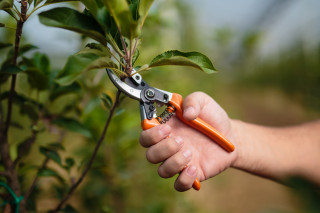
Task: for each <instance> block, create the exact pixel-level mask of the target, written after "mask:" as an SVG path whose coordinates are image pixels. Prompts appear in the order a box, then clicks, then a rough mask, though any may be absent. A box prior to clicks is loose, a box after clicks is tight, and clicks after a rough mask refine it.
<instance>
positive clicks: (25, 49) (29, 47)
mask: <svg viewBox="0 0 320 213" xmlns="http://www.w3.org/2000/svg"><path fill="white" fill-rule="evenodd" d="M34 49H38V47H37V46H34V45H32V44H26V45H23V46H22V47H20V48H19V55H23V54H25V53H27V52H29V51H31V50H34Z"/></svg>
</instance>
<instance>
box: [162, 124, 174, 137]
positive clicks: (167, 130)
mask: <svg viewBox="0 0 320 213" xmlns="http://www.w3.org/2000/svg"><path fill="white" fill-rule="evenodd" d="M170 130H171V128H170V126H168V125H164V126H162V127H161V128H160V130H159V134H160V135H162V136H168V135H169V133H170Z"/></svg>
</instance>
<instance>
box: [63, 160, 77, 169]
mask: <svg viewBox="0 0 320 213" xmlns="http://www.w3.org/2000/svg"><path fill="white" fill-rule="evenodd" d="M65 164H66V165H65V166H64V168H66V169H67V170H69V169H71V167H72V166H73V165H74V164H75V162H74V159H73V158H66V160H65Z"/></svg>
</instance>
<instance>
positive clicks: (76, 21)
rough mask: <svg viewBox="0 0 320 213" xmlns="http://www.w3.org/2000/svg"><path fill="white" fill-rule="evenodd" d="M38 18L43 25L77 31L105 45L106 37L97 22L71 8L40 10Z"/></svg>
mask: <svg viewBox="0 0 320 213" xmlns="http://www.w3.org/2000/svg"><path fill="white" fill-rule="evenodd" d="M39 19H40V22H41V23H42V24H44V25H47V26H52V27H59V28H63V29H67V30H71V31H74V32H78V33H81V34H83V35H85V36H88V37H90V38H92V39H94V40H96V41H98V42H100V43H101V44H103V45H105V46H106V45H107V39H106V37H105V36H104V32H103V30H102V29H101V27H100V25H99V23H97V21H96V20H95V19H94V18H92V17H91V16H88V15H86V14H83V13H80V12H78V11H76V10H73V9H71V8H66V7H59V8H54V9H51V10H48V11H45V12H42V13H40V14H39Z"/></svg>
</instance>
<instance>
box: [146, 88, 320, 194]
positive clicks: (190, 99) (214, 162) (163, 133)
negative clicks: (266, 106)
mask: <svg viewBox="0 0 320 213" xmlns="http://www.w3.org/2000/svg"><path fill="white" fill-rule="evenodd" d="M182 108H183V116H184V118H185V119H187V120H192V119H195V118H196V117H200V118H201V119H203V120H205V121H206V122H208V123H209V124H210V125H212V126H213V127H214V128H215V129H217V130H218V131H219V132H221V133H222V134H223V135H224V136H225V137H227V138H228V139H229V140H230V141H231V142H232V143H233V144H234V145H235V147H236V148H235V151H234V152H231V153H228V152H226V151H225V150H223V149H222V148H221V147H220V146H219V145H217V144H216V143H215V142H213V141H212V140H210V139H209V138H208V137H207V136H205V135H203V134H202V133H199V132H198V131H196V130H194V129H192V128H191V127H189V126H187V125H185V124H184V123H182V122H181V121H180V120H179V119H178V118H176V117H173V118H171V119H170V121H169V122H167V123H166V124H162V125H158V126H156V127H153V128H151V129H149V130H145V131H143V132H142V133H141V135H140V143H141V145H142V146H143V147H146V148H147V151H146V156H147V160H148V161H149V162H151V163H154V164H157V163H161V164H160V166H159V169H158V173H159V176H160V177H163V178H169V177H172V176H174V175H176V174H178V173H179V172H181V171H182V170H183V171H182V172H181V173H180V175H179V176H178V178H177V179H176V181H175V184H174V187H175V189H176V190H177V191H186V190H189V189H190V188H192V184H193V182H194V180H195V179H196V178H198V179H199V180H200V181H204V180H207V179H209V178H211V177H214V176H216V175H217V174H219V173H221V172H222V171H224V170H225V169H227V168H229V167H232V168H236V169H241V170H244V171H246V172H249V173H252V174H255V175H259V176H262V177H266V178H269V179H273V180H276V181H279V182H282V181H283V180H285V178H287V177H290V176H295V175H299V176H301V177H303V178H306V179H308V180H310V181H312V182H314V183H316V184H318V185H320V120H318V121H314V122H310V123H305V124H301V125H298V126H290V127H277V128H275V127H265V126H259V125H255V124H249V123H245V122H242V121H239V120H233V119H230V118H229V117H228V115H227V113H226V112H225V111H224V110H223V109H222V108H221V107H220V106H219V105H218V104H217V103H216V102H215V101H214V100H213V99H212V98H211V97H210V96H208V95H206V94H204V93H201V92H196V93H192V94H190V95H189V96H187V97H186V98H185V99H184V101H183V106H182ZM186 165H187V167H186V168H185V166H186ZM184 168H185V169H184Z"/></svg>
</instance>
